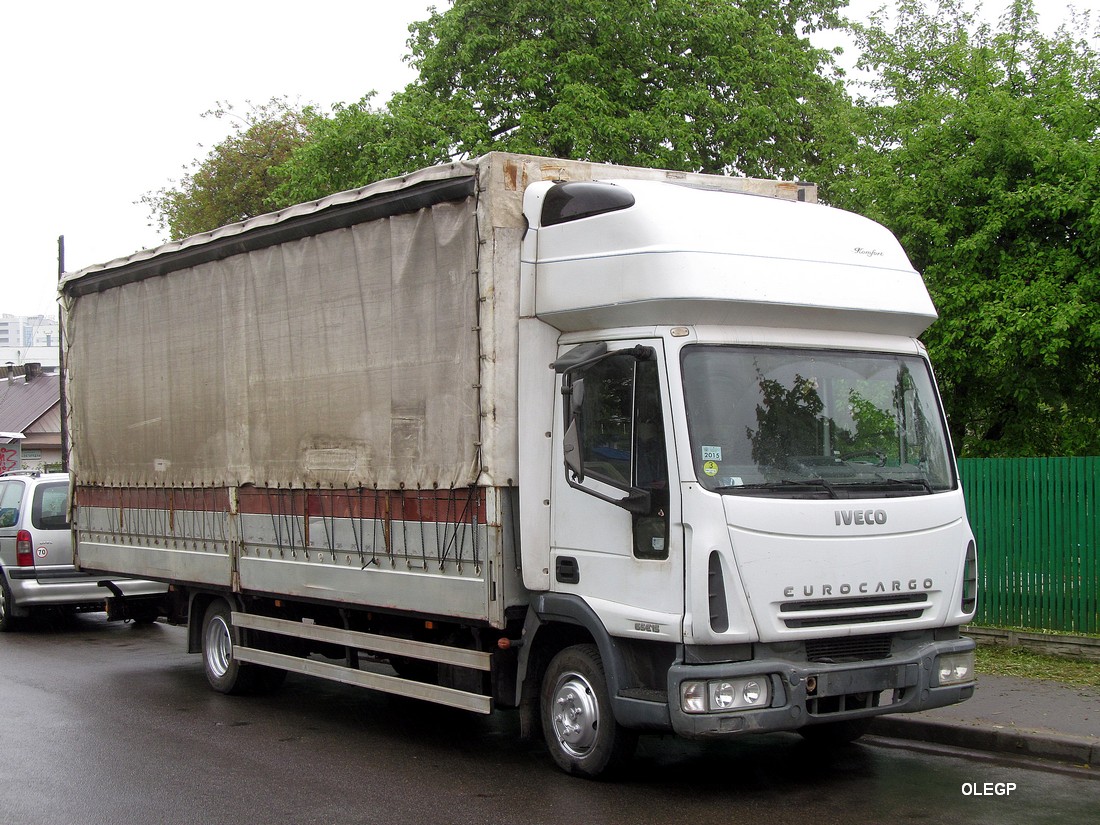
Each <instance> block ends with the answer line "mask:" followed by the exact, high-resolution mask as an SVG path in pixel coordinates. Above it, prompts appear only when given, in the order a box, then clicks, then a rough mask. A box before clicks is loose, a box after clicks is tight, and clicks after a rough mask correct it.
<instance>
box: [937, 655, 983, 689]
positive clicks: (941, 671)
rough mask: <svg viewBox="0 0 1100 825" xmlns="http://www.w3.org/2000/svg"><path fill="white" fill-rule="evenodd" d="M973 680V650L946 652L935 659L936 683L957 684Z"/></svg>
mask: <svg viewBox="0 0 1100 825" xmlns="http://www.w3.org/2000/svg"><path fill="white" fill-rule="evenodd" d="M973 681H974V651H973V650H969V651H967V652H966V653H946V654H944V655H943V656H940V657H939V659H937V660H936V683H937V684H939V685H958V684H961V683H963V682H973Z"/></svg>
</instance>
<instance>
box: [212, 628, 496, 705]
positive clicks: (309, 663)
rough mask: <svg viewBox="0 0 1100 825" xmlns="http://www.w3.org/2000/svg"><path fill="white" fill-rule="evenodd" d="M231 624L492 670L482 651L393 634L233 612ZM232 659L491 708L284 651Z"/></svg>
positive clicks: (478, 697) (243, 650)
mask: <svg viewBox="0 0 1100 825" xmlns="http://www.w3.org/2000/svg"><path fill="white" fill-rule="evenodd" d="M232 622H233V626H234V627H239V628H244V629H248V630H257V631H261V632H263V633H275V634H278V635H281V636H291V637H293V638H296V639H309V640H311V641H316V642H324V643H327V644H335V645H340V646H341V647H348V648H352V649H355V650H368V651H371V652H375V653H383V654H393V655H399V656H407V657H410V658H414V659H423V660H425V661H429V662H437V663H440V664H446V665H453V666H455V667H466V668H471V669H473V670H484V671H488V670H489V669H490V668H491V657H490V654H488V653H483V652H481V651H478V650H464V649H461V648H455V647H447V646H445V645H435V644H429V643H427V642H417V641H411V640H408V639H397V638H394V637H392V636H378V635H375V634H373V633H361V632H359V631H355V630H344V629H342V628H338V627H324V626H322V625H313V624H305V623H304V622H292V621H288V620H286V619H275V618H271V617H269V616H257V615H253V614H251V613H237V612H234V613H233V614H232ZM233 657H234V658H235V659H237V661H239V662H250V663H252V664H257V665H266V666H268V667H274V668H279V669H281V670H286V671H290V672H293V673H304V674H306V675H307V676H316V677H318V678H320V679H328V680H330V681H333V682H343V683H344V684H348V685H356V686H358V687H366V688H371V689H373V690H380V691H383V692H384V693H394V694H397V695H399V696H409V697H412V698H414V699H423V700H425V701H428V702H435V703H437V704H440V705H447V706H449V707H455V708H462V709H463V710H470V711H474V712H475V713H483V714H488V713H491V712H492V709H493V704H492V702H493V700H492V697H490V696H485V695H483V694H480V693H469V692H467V691H462V690H455V689H454V688H447V687H441V686H439V685H432V684H428V683H425V682H416V681H413V680H411V679H403V678H401V677H399V676H388V675H386V674H383V673H372V672H370V671H366V670H357V669H355V668H352V667H349V666H347V665H337V664H331V663H329V662H319V661H317V660H316V659H302V658H299V657H297V656H290V655H287V654H285V653H275V652H273V651H270V650H260V649H258V648H253V647H244V646H237V645H234V647H233Z"/></svg>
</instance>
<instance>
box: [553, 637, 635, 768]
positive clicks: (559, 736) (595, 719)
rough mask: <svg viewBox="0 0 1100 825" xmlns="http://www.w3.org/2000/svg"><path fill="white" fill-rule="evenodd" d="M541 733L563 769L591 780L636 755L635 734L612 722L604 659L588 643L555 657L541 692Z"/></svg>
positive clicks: (595, 648)
mask: <svg viewBox="0 0 1100 825" xmlns="http://www.w3.org/2000/svg"><path fill="white" fill-rule="evenodd" d="M541 714H542V732H543V736H544V737H545V739H546V744H547V746H548V747H549V749H550V755H551V756H552V757H553V758H554V761H555V762H556V763H557V764H558V767H560V768H561V769H562V770H564V771H565V772H566V773H570V774H574V775H576V776H584V777H588V778H595V777H597V776H600V775H601V774H603V773H606V772H609V771H614V770H615V769H617V768H619V767H621V766H622V765H623V764H624V763H626V762H627V761H628V760H629V759H630V757H631V756H632V755H633V753H634V748H635V746H636V745H637V743H638V735H637V733H635V732H634V731H630V730H627V729H626V728H624V727H622V726H621V725H620V724H619V723H618V722H616V721H615V717H614V715H613V714H612V711H611V697H610V695H609V694H608V691H607V679H606V676H605V674H604V668H603V660H602V659H601V658H600V653H599V649H598V648H597V647H596V646H595V645H592V644H585V645H575V646H573V647H568V648H566V649H565V650H562V651H561V652H560V653H558V654H557V655H556V656H555V657H554V658H553V659H552V660H551V662H550V665H549V667H548V668H547V669H546V674H545V676H544V677H543V680H542V691H541Z"/></svg>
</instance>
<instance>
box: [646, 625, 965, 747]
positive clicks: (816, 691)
mask: <svg viewBox="0 0 1100 825" xmlns="http://www.w3.org/2000/svg"><path fill="white" fill-rule="evenodd" d="M973 649H974V641H973V640H972V639H965V638H960V639H951V640H949V641H938V642H937V641H930V642H928V643H926V644H922V645H920V646H918V647H915V648H912V649H909V650H907V651H905V653H904V654H900V655H899V654H895V655H893V656H891V657H890V658H889V659H885V660H877V661H873V662H852V663H843V664H835V663H820V662H797V663H794V662H787V661H783V660H780V659H754V660H752V661H747V662H725V663H719V664H708V665H697V664H690V665H689V664H684V663H676V664H674V665H673V666H672V668H671V669H670V670H669V674H668V698H669V713H670V716H671V721H672V728H673V730H674V731H675V732H676V733H677V734H679V735H680V736H684V737H688V738H700V737H721V736H734V735H739V734H745V733H767V732H770V731H791V730H797V729H798V728H801V727H805V726H807V725H816V724H824V723H827V722H840V721H846V720H850V719H860V718H866V717H870V716H878V715H881V714H885V713H912V712H914V711H918V710H927V709H929V708H937V707H943V706H944V705H953V704H956V703H958V702H962V701H964V700H966V699H969V698H970V696H971V695H972V694H973V693H974V687H975V683H974V682H973V681H969V682H964V683H961V684H954V685H947V686H938V685H937V684H936V683H935V678H936V677H935V671H934V668H935V667H936V660H937V659H938V657H940V656H942V655H945V654H951V653H966V652H968V651H971V650H973ZM756 675H764V676H766V678H767V679H768V681H769V684H770V688H771V701H770V703H769V705H768V707H764V708H758V709H752V710H741V711H731V712H728V713H685V712H684V711H683V710H682V709H681V707H680V685H681V683H682V682H684V681H686V680H700V679H704V680H710V679H737V678H744V677H748V676H756Z"/></svg>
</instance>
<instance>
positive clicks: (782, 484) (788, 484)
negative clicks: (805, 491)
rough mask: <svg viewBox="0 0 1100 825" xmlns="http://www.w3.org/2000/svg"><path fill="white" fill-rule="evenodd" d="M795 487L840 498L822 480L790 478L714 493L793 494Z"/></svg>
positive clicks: (729, 486)
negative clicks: (768, 492)
mask: <svg viewBox="0 0 1100 825" xmlns="http://www.w3.org/2000/svg"><path fill="white" fill-rule="evenodd" d="M795 487H812V488H815V489H822V490H825V491H826V492H827V493H828V494H829V497H830V498H840V496H839V495H838V494H837V491H836V488H835V487H833V485H832V484H830V483H829V482H828V481H826V480H825V479H823V478H803V479H799V480H798V481H795V480H794V479H790V478H783V479H780V480H779V481H765V482H761V483H759V484H729V485H724V486H722V487H715V488H714V491H715V492H716V493H737V492H741V491H749V492H751V491H753V490H778V489H781V488H782V489H786V490H788V491H789V492H794V489H793V488H795Z"/></svg>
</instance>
